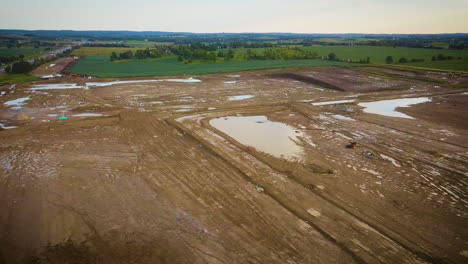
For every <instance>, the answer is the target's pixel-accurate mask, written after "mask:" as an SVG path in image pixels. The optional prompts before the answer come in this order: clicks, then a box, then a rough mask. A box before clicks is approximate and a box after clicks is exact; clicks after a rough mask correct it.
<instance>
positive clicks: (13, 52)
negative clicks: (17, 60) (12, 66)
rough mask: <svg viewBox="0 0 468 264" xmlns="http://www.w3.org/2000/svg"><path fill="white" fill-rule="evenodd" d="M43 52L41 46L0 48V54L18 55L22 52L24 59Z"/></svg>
mask: <svg viewBox="0 0 468 264" xmlns="http://www.w3.org/2000/svg"><path fill="white" fill-rule="evenodd" d="M43 53H44V49H43V48H39V49H36V48H19V49H17V48H10V49H8V48H0V56H18V55H20V54H23V55H24V57H25V58H26V59H29V58H34V57H37V56H39V55H41V54H43Z"/></svg>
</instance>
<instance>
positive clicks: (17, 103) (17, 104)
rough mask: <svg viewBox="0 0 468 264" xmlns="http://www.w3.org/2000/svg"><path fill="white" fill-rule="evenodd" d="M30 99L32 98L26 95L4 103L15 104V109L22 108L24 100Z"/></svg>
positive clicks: (7, 104)
mask: <svg viewBox="0 0 468 264" xmlns="http://www.w3.org/2000/svg"><path fill="white" fill-rule="evenodd" d="M29 99H31V98H30V97H29V96H26V97H21V98H18V99H15V100H10V101H6V102H5V103H3V104H4V105H6V106H13V109H20V108H21V107H22V106H23V105H24V102H26V101H28V100H29Z"/></svg>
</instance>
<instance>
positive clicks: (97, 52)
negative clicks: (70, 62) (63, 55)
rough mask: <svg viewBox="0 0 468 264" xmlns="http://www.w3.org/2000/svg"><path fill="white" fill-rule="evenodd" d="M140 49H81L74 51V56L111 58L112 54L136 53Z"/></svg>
mask: <svg viewBox="0 0 468 264" xmlns="http://www.w3.org/2000/svg"><path fill="white" fill-rule="evenodd" d="M138 49H139V48H118V47H115V48H108V47H81V48H79V49H76V50H73V51H72V55H74V56H103V55H106V56H110V55H111V54H112V52H116V53H121V52H126V51H129V50H131V51H133V52H134V51H135V50H138Z"/></svg>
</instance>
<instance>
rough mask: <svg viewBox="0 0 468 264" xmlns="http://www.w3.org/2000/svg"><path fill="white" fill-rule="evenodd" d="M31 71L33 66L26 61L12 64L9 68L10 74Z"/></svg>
mask: <svg viewBox="0 0 468 264" xmlns="http://www.w3.org/2000/svg"><path fill="white" fill-rule="evenodd" d="M32 69H33V66H32V65H31V63H29V62H27V61H19V62H15V63H13V65H12V66H11V73H15V74H18V73H27V72H30V71H31V70H32Z"/></svg>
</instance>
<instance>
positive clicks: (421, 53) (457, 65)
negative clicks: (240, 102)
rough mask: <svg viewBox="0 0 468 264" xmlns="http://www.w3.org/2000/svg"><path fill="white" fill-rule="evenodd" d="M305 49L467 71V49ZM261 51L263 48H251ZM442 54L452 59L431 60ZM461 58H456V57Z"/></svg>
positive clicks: (238, 52) (242, 51)
mask: <svg viewBox="0 0 468 264" xmlns="http://www.w3.org/2000/svg"><path fill="white" fill-rule="evenodd" d="M304 49H305V50H307V51H312V52H316V53H317V54H318V56H324V57H326V56H328V54H329V53H332V52H333V53H335V54H336V55H337V56H338V58H339V59H352V60H357V61H359V60H360V59H364V60H365V59H366V58H367V57H369V58H370V60H371V63H372V64H385V59H386V57H387V56H392V57H393V60H394V61H395V62H397V61H398V60H399V59H400V58H402V57H404V58H406V59H408V60H411V59H424V62H409V63H394V64H397V65H401V66H410V67H423V68H430V69H440V70H453V71H465V72H466V71H468V50H441V49H421V48H404V47H396V48H393V47H369V46H321V45H314V46H306V47H304ZM234 50H235V53H236V57H237V58H241V57H242V55H243V54H245V53H246V51H247V49H234ZM252 50H254V51H257V52H259V53H262V52H263V50H265V48H260V49H252ZM439 54H443V55H444V56H452V57H454V59H453V60H444V61H432V56H436V57H437V55H439ZM459 57H460V58H461V59H458V58H459Z"/></svg>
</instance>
